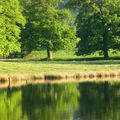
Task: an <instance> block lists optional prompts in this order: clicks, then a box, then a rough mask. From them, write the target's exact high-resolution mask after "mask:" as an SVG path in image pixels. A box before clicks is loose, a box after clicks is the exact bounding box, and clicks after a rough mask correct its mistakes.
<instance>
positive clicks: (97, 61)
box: [0, 57, 120, 65]
mask: <svg viewBox="0 0 120 120" xmlns="http://www.w3.org/2000/svg"><path fill="white" fill-rule="evenodd" d="M0 61H2V62H13V63H32V64H89V65H107V64H120V57H111V58H109V60H104V58H103V57H91V58H73V59H72V58H71V59H53V60H47V59H46V58H44V59H40V60H38V59H29V60H28V59H1V60H0Z"/></svg>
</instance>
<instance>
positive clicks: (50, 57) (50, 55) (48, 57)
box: [47, 48, 53, 60]
mask: <svg viewBox="0 0 120 120" xmlns="http://www.w3.org/2000/svg"><path fill="white" fill-rule="evenodd" d="M47 59H48V60H52V59H53V56H52V51H51V50H50V49H49V48H47Z"/></svg>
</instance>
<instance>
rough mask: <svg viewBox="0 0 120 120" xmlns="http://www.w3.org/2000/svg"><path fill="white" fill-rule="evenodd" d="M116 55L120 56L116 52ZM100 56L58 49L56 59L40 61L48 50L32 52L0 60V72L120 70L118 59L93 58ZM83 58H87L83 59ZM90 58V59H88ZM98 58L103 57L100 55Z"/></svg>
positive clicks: (119, 60) (55, 54)
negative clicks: (22, 56)
mask: <svg viewBox="0 0 120 120" xmlns="http://www.w3.org/2000/svg"><path fill="white" fill-rule="evenodd" d="M114 56H118V57H119V56H120V55H119V54H116V55H114ZM91 57H92V59H93V58H96V57H98V55H97V54H94V55H91V56H86V57H84V56H81V57H78V56H76V55H75V54H74V51H58V52H55V53H54V61H39V60H40V59H44V58H46V51H40V52H35V51H34V52H32V53H31V54H30V55H28V56H26V57H25V58H23V59H8V60H1V61H0V73H41V72H42V73H43V72H45V73H56V72H82V71H106V70H120V59H118V60H91V59H90V58H91ZM83 58H86V59H84V60H83ZM87 58H89V59H87ZM98 59H101V58H100V57H98Z"/></svg>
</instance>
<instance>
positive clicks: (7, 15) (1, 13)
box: [0, 0, 25, 56]
mask: <svg viewBox="0 0 120 120" xmlns="http://www.w3.org/2000/svg"><path fill="white" fill-rule="evenodd" d="M24 24H25V18H24V17H23V15H22V12H21V8H20V5H19V1H18V0H0V56H8V55H9V54H10V53H13V52H17V51H20V43H19V42H18V40H19V39H20V32H21V27H23V26H24Z"/></svg>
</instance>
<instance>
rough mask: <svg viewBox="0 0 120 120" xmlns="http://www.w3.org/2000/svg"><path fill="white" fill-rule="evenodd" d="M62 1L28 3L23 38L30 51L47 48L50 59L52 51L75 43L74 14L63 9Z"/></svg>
mask: <svg viewBox="0 0 120 120" xmlns="http://www.w3.org/2000/svg"><path fill="white" fill-rule="evenodd" d="M61 2H62V1H61V0H49V1H48V0H35V1H34V2H29V3H28V7H27V8H28V13H27V15H28V17H27V20H28V23H27V25H26V29H25V30H24V31H23V35H22V36H23V38H22V39H23V41H24V42H26V45H27V47H26V46H25V47H26V48H27V50H29V51H30V52H31V51H32V50H39V49H46V50H47V55H48V59H52V51H54V50H58V49H63V48H66V47H71V46H72V45H73V43H75V40H76V36H75V34H76V32H75V27H74V26H73V25H72V24H71V23H72V14H71V12H70V11H69V10H66V9H61V4H62V3H61ZM25 13H26V10H25ZM30 33H31V34H30ZM24 39H25V40H24ZM23 47H24V43H23Z"/></svg>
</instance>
